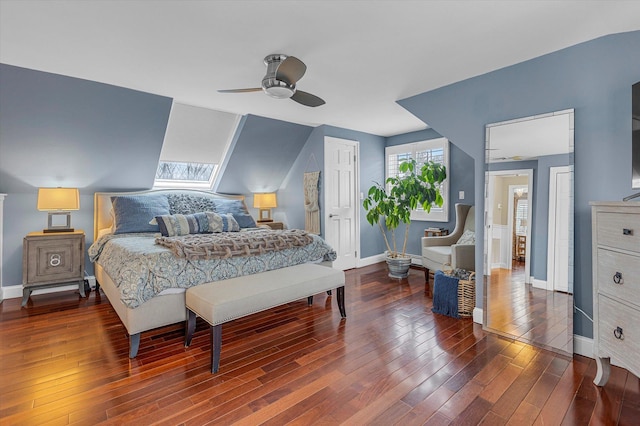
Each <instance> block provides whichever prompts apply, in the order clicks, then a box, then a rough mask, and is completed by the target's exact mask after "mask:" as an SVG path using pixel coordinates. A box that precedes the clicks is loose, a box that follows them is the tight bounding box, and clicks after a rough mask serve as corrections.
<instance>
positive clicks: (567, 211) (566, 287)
mask: <svg viewBox="0 0 640 426" xmlns="http://www.w3.org/2000/svg"><path fill="white" fill-rule="evenodd" d="M571 215H572V212H571V168H570V167H569V166H561V167H551V168H550V170H549V245H548V256H547V259H548V262H547V281H548V282H547V285H548V288H549V289H550V290H556V291H564V292H567V293H572V292H573V282H572V281H573V279H572V277H571V274H570V273H569V271H570V267H569V263H570V261H569V250H570V248H571V245H572V244H571V238H570V234H571V229H570V219H571Z"/></svg>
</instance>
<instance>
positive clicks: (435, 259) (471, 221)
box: [422, 204, 476, 295]
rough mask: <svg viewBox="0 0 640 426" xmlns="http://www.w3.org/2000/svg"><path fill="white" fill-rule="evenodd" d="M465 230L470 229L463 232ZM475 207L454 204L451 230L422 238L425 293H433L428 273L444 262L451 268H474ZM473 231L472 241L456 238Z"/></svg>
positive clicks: (440, 266) (466, 235) (441, 265)
mask: <svg viewBox="0 0 640 426" xmlns="http://www.w3.org/2000/svg"><path fill="white" fill-rule="evenodd" d="M465 231H470V232H467V233H466V234H465ZM475 231H476V221H475V209H474V207H473V206H470V205H467V204H456V227H455V228H454V230H453V232H451V234H449V235H445V236H443V237H423V238H422V266H423V267H424V268H425V269H424V280H425V284H424V290H425V292H426V293H427V294H429V295H430V294H433V292H432V290H431V289H432V286H433V284H431V286H430V285H429V274H430V273H431V274H433V272H434V271H436V270H438V269H442V268H443V267H444V264H445V263H448V264H450V265H451V267H452V268H462V269H467V270H470V271H475V269H476V262H475V261H476V259H475V257H476V255H475V250H476V246H475ZM471 232H473V240H474V241H473V243H469V242H470V241H468V240H467V241H462V242H461V244H458V240H460V237H462V235H463V234H465V237H469V236H470V235H471Z"/></svg>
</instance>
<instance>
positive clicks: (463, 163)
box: [362, 128, 475, 256]
mask: <svg viewBox="0 0 640 426" xmlns="http://www.w3.org/2000/svg"><path fill="white" fill-rule="evenodd" d="M441 137H442V135H440V134H439V133H438V132H436V131H435V130H433V129H431V128H429V129H425V130H421V131H418V132H411V133H404V134H402V135H397V136H391V137H389V138H387V144H386V146H395V145H402V144H405V143H411V142H418V141H425V140H429V139H437V138H441ZM382 167H383V173H384V167H385V166H384V163H383V165H382ZM473 168H474V162H473V158H471V157H470V156H469V155H468V154H467V153H465V152H464V151H463V150H461V149H460V148H458V147H457V146H456V145H455V144H454V143H452V142H451V141H449V168H448V169H447V178H448V179H449V199H445V200H444V201H445V203H448V205H449V221H448V222H431V221H416V220H414V221H411V225H410V226H411V228H410V230H409V240H408V242H407V253H408V254H413V255H418V256H421V255H422V237H423V236H424V229H425V228H428V227H430V226H434V227H442V228H447V229H448V230H449V231H453V228H455V226H456V210H455V205H456V203H462V204H469V205H474V203H475V194H474V175H473ZM383 180H384V178H383ZM380 182H381V181H380ZM371 185H372V182H369V183H366V182H362V191H365V193H366V191H367V190H368V188H369V187H370V186H371ZM460 191H464V200H460V199H459V198H458V195H459V192H460ZM404 231H405V226H404V225H403V224H400V226H399V227H398V229H396V242H397V244H399V246H401V245H402V242H403V241H404ZM387 238H391V234H390V233H388V234H387Z"/></svg>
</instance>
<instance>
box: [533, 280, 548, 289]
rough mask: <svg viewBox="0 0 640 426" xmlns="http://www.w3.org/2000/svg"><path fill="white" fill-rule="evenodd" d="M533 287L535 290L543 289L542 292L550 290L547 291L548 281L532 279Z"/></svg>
mask: <svg viewBox="0 0 640 426" xmlns="http://www.w3.org/2000/svg"><path fill="white" fill-rule="evenodd" d="M531 285H532V286H533V287H534V288H539V289H542V290H548V289H547V281H546V280H538V279H535V278H532V279H531Z"/></svg>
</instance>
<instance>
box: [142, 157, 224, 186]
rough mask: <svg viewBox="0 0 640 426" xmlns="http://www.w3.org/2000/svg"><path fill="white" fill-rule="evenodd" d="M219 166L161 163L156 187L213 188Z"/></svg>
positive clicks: (157, 173) (175, 162)
mask: <svg viewBox="0 0 640 426" xmlns="http://www.w3.org/2000/svg"><path fill="white" fill-rule="evenodd" d="M216 168H217V165H216V164H207V163H188V162H177V161H160V164H158V170H157V171H156V179H155V184H154V186H155V187H160V188H162V187H164V188H206V189H209V188H211V184H212V182H213V177H214V176H215V171H216Z"/></svg>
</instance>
